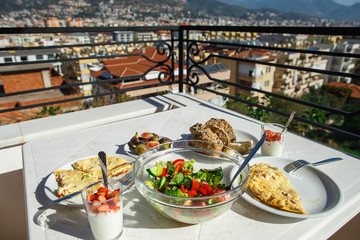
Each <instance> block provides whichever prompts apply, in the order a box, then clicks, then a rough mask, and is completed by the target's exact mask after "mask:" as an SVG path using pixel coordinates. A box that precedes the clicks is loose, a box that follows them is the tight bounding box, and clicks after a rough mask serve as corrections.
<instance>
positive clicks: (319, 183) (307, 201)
mask: <svg viewBox="0 0 360 240" xmlns="http://www.w3.org/2000/svg"><path fill="white" fill-rule="evenodd" d="M290 162H293V160H290V159H287V158H279V157H257V158H254V159H252V160H251V161H250V165H251V166H252V165H254V164H256V163H267V164H270V165H271V166H272V167H277V168H279V170H281V171H283V172H284V173H285V176H286V177H287V178H288V179H289V181H290V184H291V186H292V187H293V188H294V189H295V190H296V191H297V192H298V193H299V195H300V198H301V203H302V205H303V207H304V209H305V211H306V212H307V213H308V214H297V213H291V212H287V211H283V210H279V209H276V208H273V207H271V206H269V205H267V204H266V203H263V202H261V201H259V200H258V199H257V198H256V197H255V196H254V195H253V193H252V192H251V191H250V190H249V189H247V191H246V192H245V193H244V194H243V195H242V197H243V198H244V199H245V200H246V201H247V202H249V203H250V204H252V205H254V206H256V207H258V208H260V209H262V210H265V211H268V212H271V213H274V214H277V215H280V216H285V217H292V218H314V217H322V216H325V215H328V214H330V213H332V212H334V211H335V210H336V209H337V208H338V207H339V206H340V204H341V202H342V199H343V196H342V192H341V190H340V188H339V187H338V185H337V184H336V183H335V182H334V180H332V179H331V178H330V177H329V176H327V175H326V174H325V173H323V172H321V171H320V170H318V169H316V168H315V167H312V166H305V167H302V168H301V169H299V170H297V171H296V172H294V173H291V174H288V173H287V172H285V171H284V167H285V166H286V165H287V164H288V163H290Z"/></svg>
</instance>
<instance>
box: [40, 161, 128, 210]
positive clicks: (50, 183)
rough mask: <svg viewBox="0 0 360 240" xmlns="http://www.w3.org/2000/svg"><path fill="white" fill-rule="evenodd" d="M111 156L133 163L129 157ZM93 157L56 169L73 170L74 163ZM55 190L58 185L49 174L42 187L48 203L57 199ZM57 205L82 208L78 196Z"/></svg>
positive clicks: (53, 176)
mask: <svg viewBox="0 0 360 240" xmlns="http://www.w3.org/2000/svg"><path fill="white" fill-rule="evenodd" d="M113 156H114V157H120V158H123V159H125V160H126V161H128V162H133V161H134V159H133V158H130V157H129V156H126V155H120V154H117V155H113ZM93 157H97V155H92V156H87V157H83V158H79V159H76V160H74V161H72V162H69V163H67V164H65V165H63V166H62V167H60V168H57V169H59V170H61V169H65V170H67V169H74V168H73V167H72V166H71V164H73V163H74V162H76V161H79V160H82V159H88V158H93ZM57 188H58V184H57V182H56V179H55V175H54V173H51V174H50V175H49V176H48V178H47V179H46V181H45V185H44V191H45V194H46V196H47V197H48V198H49V199H50V201H54V200H56V199H58V197H57V196H56V190H57ZM58 204H61V205H65V206H71V207H82V206H83V202H82V199H81V196H80V194H79V195H77V196H74V197H73V198H70V199H67V200H64V201H62V202H59V203H58Z"/></svg>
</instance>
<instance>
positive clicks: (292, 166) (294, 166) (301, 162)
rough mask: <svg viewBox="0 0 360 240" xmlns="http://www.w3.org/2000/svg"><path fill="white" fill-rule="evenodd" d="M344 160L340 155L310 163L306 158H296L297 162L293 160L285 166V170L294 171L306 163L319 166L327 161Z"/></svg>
mask: <svg viewBox="0 0 360 240" xmlns="http://www.w3.org/2000/svg"><path fill="white" fill-rule="evenodd" d="M340 160H342V158H339V157H335V158H328V159H325V160H322V161H320V162H315V163H309V162H307V161H305V160H296V161H295V162H292V163H289V164H288V165H286V166H285V167H284V170H285V171H286V172H287V173H290V172H294V171H296V170H298V169H299V168H301V167H303V166H305V165H309V164H310V165H311V166H318V165H322V164H326V163H331V162H336V161H340Z"/></svg>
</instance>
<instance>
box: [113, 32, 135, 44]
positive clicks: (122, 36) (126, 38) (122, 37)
mask: <svg viewBox="0 0 360 240" xmlns="http://www.w3.org/2000/svg"><path fill="white" fill-rule="evenodd" d="M113 39H114V41H117V42H133V41H134V32H133V31H115V32H113Z"/></svg>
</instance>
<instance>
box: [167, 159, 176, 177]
mask: <svg viewBox="0 0 360 240" xmlns="http://www.w3.org/2000/svg"><path fill="white" fill-rule="evenodd" d="M166 167H167V172H166V173H167V174H169V175H170V176H171V175H172V174H173V173H174V171H175V167H174V164H172V162H170V161H167V163H166Z"/></svg>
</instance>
